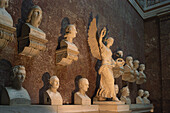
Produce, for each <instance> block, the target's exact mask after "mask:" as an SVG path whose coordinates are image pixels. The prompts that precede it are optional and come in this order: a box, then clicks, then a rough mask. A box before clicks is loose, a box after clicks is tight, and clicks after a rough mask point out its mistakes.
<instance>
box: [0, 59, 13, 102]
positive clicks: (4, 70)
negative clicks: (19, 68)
mask: <svg viewBox="0 0 170 113" xmlns="http://www.w3.org/2000/svg"><path fill="white" fill-rule="evenodd" d="M11 74H12V65H11V63H10V62H9V61H8V60H5V59H1V60H0V102H1V94H2V90H3V88H4V87H9V86H10V85H11V81H10V76H11Z"/></svg>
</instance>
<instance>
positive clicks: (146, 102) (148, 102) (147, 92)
mask: <svg viewBox="0 0 170 113" xmlns="http://www.w3.org/2000/svg"><path fill="white" fill-rule="evenodd" d="M143 96H144V97H143V102H144V104H150V100H149V99H148V97H149V91H145V92H144V95H143Z"/></svg>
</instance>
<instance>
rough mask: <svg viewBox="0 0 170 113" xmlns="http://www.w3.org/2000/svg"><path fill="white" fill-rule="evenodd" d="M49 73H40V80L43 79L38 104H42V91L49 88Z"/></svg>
mask: <svg viewBox="0 0 170 113" xmlns="http://www.w3.org/2000/svg"><path fill="white" fill-rule="evenodd" d="M49 79H50V74H49V73H48V72H45V73H44V74H43V75H42V81H43V84H44V85H43V87H42V88H41V89H40V90H39V104H41V105H42V104H44V93H45V92H46V91H47V90H48V89H49V88H50V83H49Z"/></svg>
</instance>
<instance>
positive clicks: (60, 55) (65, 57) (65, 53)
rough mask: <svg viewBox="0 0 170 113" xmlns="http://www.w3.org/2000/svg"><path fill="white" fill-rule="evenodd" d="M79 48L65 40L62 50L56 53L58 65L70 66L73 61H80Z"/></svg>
mask: <svg viewBox="0 0 170 113" xmlns="http://www.w3.org/2000/svg"><path fill="white" fill-rule="evenodd" d="M78 54H79V51H78V48H77V47H76V45H75V44H73V43H70V42H68V41H65V40H63V41H62V42H61V44H60V49H58V50H57V51H56V65H58V64H59V65H62V66H66V65H70V64H71V63H72V62H73V61H77V60H78Z"/></svg>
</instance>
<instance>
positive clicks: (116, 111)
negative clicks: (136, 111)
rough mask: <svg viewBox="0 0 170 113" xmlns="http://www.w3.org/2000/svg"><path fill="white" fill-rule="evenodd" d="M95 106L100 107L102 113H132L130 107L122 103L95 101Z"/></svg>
mask: <svg viewBox="0 0 170 113" xmlns="http://www.w3.org/2000/svg"><path fill="white" fill-rule="evenodd" d="M93 104H95V105H98V106H99V112H100V113H131V111H130V110H129V105H125V104H124V103H123V102H121V101H119V102H114V101H94V102H93Z"/></svg>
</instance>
